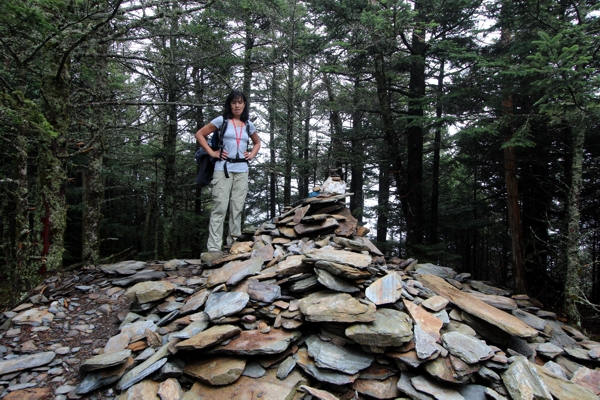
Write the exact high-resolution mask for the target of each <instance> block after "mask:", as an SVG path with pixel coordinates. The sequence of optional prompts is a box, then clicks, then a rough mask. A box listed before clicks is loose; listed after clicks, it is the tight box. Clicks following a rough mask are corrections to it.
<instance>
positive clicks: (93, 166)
mask: <svg viewBox="0 0 600 400" xmlns="http://www.w3.org/2000/svg"><path fill="white" fill-rule="evenodd" d="M101 114H102V113H101ZM99 118H102V116H100V115H99ZM92 134H93V135H94V137H97V138H98V139H97V141H96V143H95V144H94V145H93V146H94V147H93V148H92V150H91V151H89V152H88V153H87V154H88V157H89V158H88V165H87V169H86V170H85V172H84V173H83V207H84V208H83V223H82V231H83V232H82V236H83V237H82V249H81V256H82V257H81V258H82V260H83V261H85V262H87V263H89V264H95V263H96V262H97V261H98V260H99V259H100V224H101V222H102V218H103V215H102V201H103V199H104V180H103V178H102V165H103V163H104V146H103V145H102V139H101V138H99V136H100V135H101V133H100V132H99V131H97V132H92Z"/></svg>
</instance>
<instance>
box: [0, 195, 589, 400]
mask: <svg viewBox="0 0 600 400" xmlns="http://www.w3.org/2000/svg"><path fill="white" fill-rule="evenodd" d="M364 234H365V232H364V229H362V228H360V227H358V226H357V224H356V220H355V219H354V218H353V217H352V215H351V214H350V212H349V210H348V209H347V208H346V207H345V195H337V196H336V195H325V196H324V195H321V196H319V197H314V198H309V199H305V200H304V201H302V202H300V203H299V204H297V205H295V207H293V208H292V209H291V210H289V211H288V212H286V213H285V214H283V215H281V216H279V217H278V218H275V219H274V220H273V221H270V222H269V223H264V224H262V225H261V226H260V227H259V228H258V229H257V230H256V231H253V232H252V233H251V234H250V235H248V237H247V239H248V240H245V239H244V238H240V240H239V241H238V242H237V243H236V244H235V245H234V246H233V247H232V248H231V250H230V251H229V253H228V254H225V255H223V256H221V257H217V258H215V257H214V255H213V257H208V256H207V257H204V261H201V260H171V261H168V262H139V261H126V262H121V263H118V264H114V265H103V266H96V267H92V268H88V269H86V270H83V271H79V272H78V273H77V274H75V275H73V276H71V277H69V278H60V279H59V278H53V279H48V280H47V281H46V282H45V283H44V285H42V286H40V287H39V288H37V290H36V293H34V295H32V296H31V297H30V298H29V299H28V301H27V303H24V304H21V305H20V306H18V307H17V308H15V309H14V310H12V311H7V312H5V313H4V316H3V317H4V321H3V325H2V330H1V331H0V332H1V339H0V340H1V346H0V352H1V354H2V356H3V360H2V361H0V384H1V385H2V386H3V388H4V391H3V394H2V396H3V397H4V398H6V399H15V398H18V399H19V400H24V399H45V398H54V399H65V398H70V399H76V398H89V399H107V398H119V399H159V398H160V399H162V400H167V399H218V400H225V399H244V400H245V399H260V400H283V399H322V400H330V399H418V400H423V399H443V400H448V399H468V400H478V399H482V400H483V399H504V398H510V399H515V400H516V399H519V400H520V399H553V398H554V399H578V400H586V399H597V395H598V394H599V393H600V370H599V368H598V366H599V365H600V359H599V357H600V343H597V342H593V341H590V340H588V338H586V337H585V336H584V335H583V334H582V333H580V332H578V331H577V330H575V329H573V328H571V327H569V326H567V325H564V324H563V323H561V322H560V321H558V320H557V319H556V318H555V317H556V316H555V315H554V314H553V313H551V312H546V311H544V310H542V307H541V305H540V304H538V303H537V302H536V301H535V300H534V299H530V298H528V297H527V296H523V295H515V296H511V293H510V292H509V291H507V290H504V289H500V288H496V287H493V286H492V285H491V284H490V283H489V282H482V281H476V280H472V279H470V276H469V275H468V274H457V273H456V272H455V271H453V270H452V269H450V268H445V267H441V266H436V265H432V264H418V263H417V261H415V260H397V259H396V260H390V261H389V262H388V261H386V260H385V259H384V257H383V255H382V254H381V253H380V252H379V250H378V249H377V248H376V247H375V246H373V244H372V243H371V242H370V241H369V240H368V239H366V238H365V237H363V236H364Z"/></svg>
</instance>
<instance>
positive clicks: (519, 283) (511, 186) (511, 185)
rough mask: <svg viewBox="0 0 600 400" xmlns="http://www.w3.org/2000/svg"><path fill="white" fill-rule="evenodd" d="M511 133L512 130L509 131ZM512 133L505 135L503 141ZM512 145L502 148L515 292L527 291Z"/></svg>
mask: <svg viewBox="0 0 600 400" xmlns="http://www.w3.org/2000/svg"><path fill="white" fill-rule="evenodd" d="M511 133H512V132H511ZM511 136H512V135H506V136H505V139H504V140H505V142H507V141H508V140H510V138H511ZM516 157H517V156H516V151H515V148H514V147H513V146H506V147H505V148H504V176H505V179H506V195H507V201H508V222H509V229H510V236H511V242H512V256H513V267H514V275H515V288H516V291H517V293H527V284H526V277H525V259H524V247H525V246H524V244H523V229H522V226H521V209H520V206H519V186H518V183H517V160H516Z"/></svg>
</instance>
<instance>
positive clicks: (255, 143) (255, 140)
mask: <svg viewBox="0 0 600 400" xmlns="http://www.w3.org/2000/svg"><path fill="white" fill-rule="evenodd" d="M250 139H252V150H251V151H250V152H248V151H245V152H244V158H245V159H246V160H247V161H250V160H252V159H253V158H254V157H256V155H257V154H258V151H259V150H260V138H259V137H258V132H256V131H254V132H253V133H252V135H250Z"/></svg>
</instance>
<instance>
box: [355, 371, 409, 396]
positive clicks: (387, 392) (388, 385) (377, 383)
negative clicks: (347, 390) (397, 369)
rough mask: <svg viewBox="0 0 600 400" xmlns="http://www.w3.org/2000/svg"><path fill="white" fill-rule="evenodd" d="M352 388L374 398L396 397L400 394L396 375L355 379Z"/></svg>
mask: <svg viewBox="0 0 600 400" xmlns="http://www.w3.org/2000/svg"><path fill="white" fill-rule="evenodd" d="M352 389H354V390H356V391H357V392H358V393H361V394H365V395H367V396H371V397H374V398H376V399H396V398H398V397H399V396H400V389H398V377H397V376H392V377H389V378H385V379H382V380H376V379H357V380H356V381H355V382H354V384H353V385H352Z"/></svg>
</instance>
